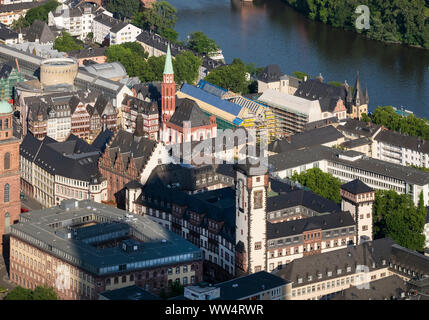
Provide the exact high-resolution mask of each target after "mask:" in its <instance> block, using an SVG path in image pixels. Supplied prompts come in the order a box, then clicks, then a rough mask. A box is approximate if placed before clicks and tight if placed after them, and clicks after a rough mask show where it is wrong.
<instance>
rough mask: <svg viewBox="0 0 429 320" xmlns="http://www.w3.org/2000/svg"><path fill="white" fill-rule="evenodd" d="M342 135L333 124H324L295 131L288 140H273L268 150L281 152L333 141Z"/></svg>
mask: <svg viewBox="0 0 429 320" xmlns="http://www.w3.org/2000/svg"><path fill="white" fill-rule="evenodd" d="M342 137H344V136H343V134H342V133H341V132H340V131H338V130H337V129H335V128H334V127H333V126H326V127H321V128H317V129H313V130H309V131H304V132H300V133H296V134H294V135H292V136H290V141H289V140H288V139H281V140H275V141H273V142H272V143H270V144H269V146H268V150H269V151H272V152H276V153H282V152H287V151H290V150H297V149H301V148H304V147H310V146H314V145H321V144H325V143H329V142H335V141H337V140H338V139H340V138H342Z"/></svg>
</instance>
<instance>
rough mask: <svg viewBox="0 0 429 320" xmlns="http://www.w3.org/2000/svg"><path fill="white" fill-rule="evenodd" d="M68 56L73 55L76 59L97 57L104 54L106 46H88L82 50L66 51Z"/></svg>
mask: <svg viewBox="0 0 429 320" xmlns="http://www.w3.org/2000/svg"><path fill="white" fill-rule="evenodd" d="M68 55H69V56H71V57H74V58H76V59H85V58H92V57H99V56H105V55H106V48H104V47H101V48H92V47H88V48H85V49H82V50H76V51H70V52H69V53H68Z"/></svg>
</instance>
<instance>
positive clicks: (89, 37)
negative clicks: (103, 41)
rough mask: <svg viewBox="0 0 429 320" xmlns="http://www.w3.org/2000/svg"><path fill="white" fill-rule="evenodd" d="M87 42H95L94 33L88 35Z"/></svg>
mask: <svg viewBox="0 0 429 320" xmlns="http://www.w3.org/2000/svg"><path fill="white" fill-rule="evenodd" d="M85 39H86V41H88V42H92V41H93V40H94V33H92V32H90V33H88V34H87V35H86V38H85Z"/></svg>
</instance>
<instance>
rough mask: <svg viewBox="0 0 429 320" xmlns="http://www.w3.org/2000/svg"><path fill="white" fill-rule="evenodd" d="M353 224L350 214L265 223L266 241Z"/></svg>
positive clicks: (342, 213)
mask: <svg viewBox="0 0 429 320" xmlns="http://www.w3.org/2000/svg"><path fill="white" fill-rule="evenodd" d="M268 199H269V198H268ZM355 224H356V222H355V221H354V219H353V217H352V215H351V214H350V212H333V213H331V214H326V215H321V216H313V217H308V218H305V219H297V220H290V221H284V222H278V223H271V222H268V221H267V239H277V238H282V237H288V236H293V235H300V234H302V233H303V232H306V231H310V230H316V229H322V230H329V229H336V228H341V227H349V226H354V225H355Z"/></svg>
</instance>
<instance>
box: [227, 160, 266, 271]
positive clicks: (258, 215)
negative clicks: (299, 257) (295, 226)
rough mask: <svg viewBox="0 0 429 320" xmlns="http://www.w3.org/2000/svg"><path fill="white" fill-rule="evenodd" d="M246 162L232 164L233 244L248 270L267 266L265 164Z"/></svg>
mask: <svg viewBox="0 0 429 320" xmlns="http://www.w3.org/2000/svg"><path fill="white" fill-rule="evenodd" d="M250 169H251V167H250V166H249V165H246V164H238V165H235V174H236V176H235V186H236V213H235V219H236V226H237V229H236V245H237V250H238V251H239V252H240V254H241V257H238V258H239V261H242V266H241V269H242V270H243V271H244V272H247V273H254V272H258V271H261V270H267V237H266V232H267V190H268V172H267V170H266V168H264V169H262V168H261V169H260V170H255V168H253V170H250Z"/></svg>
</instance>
